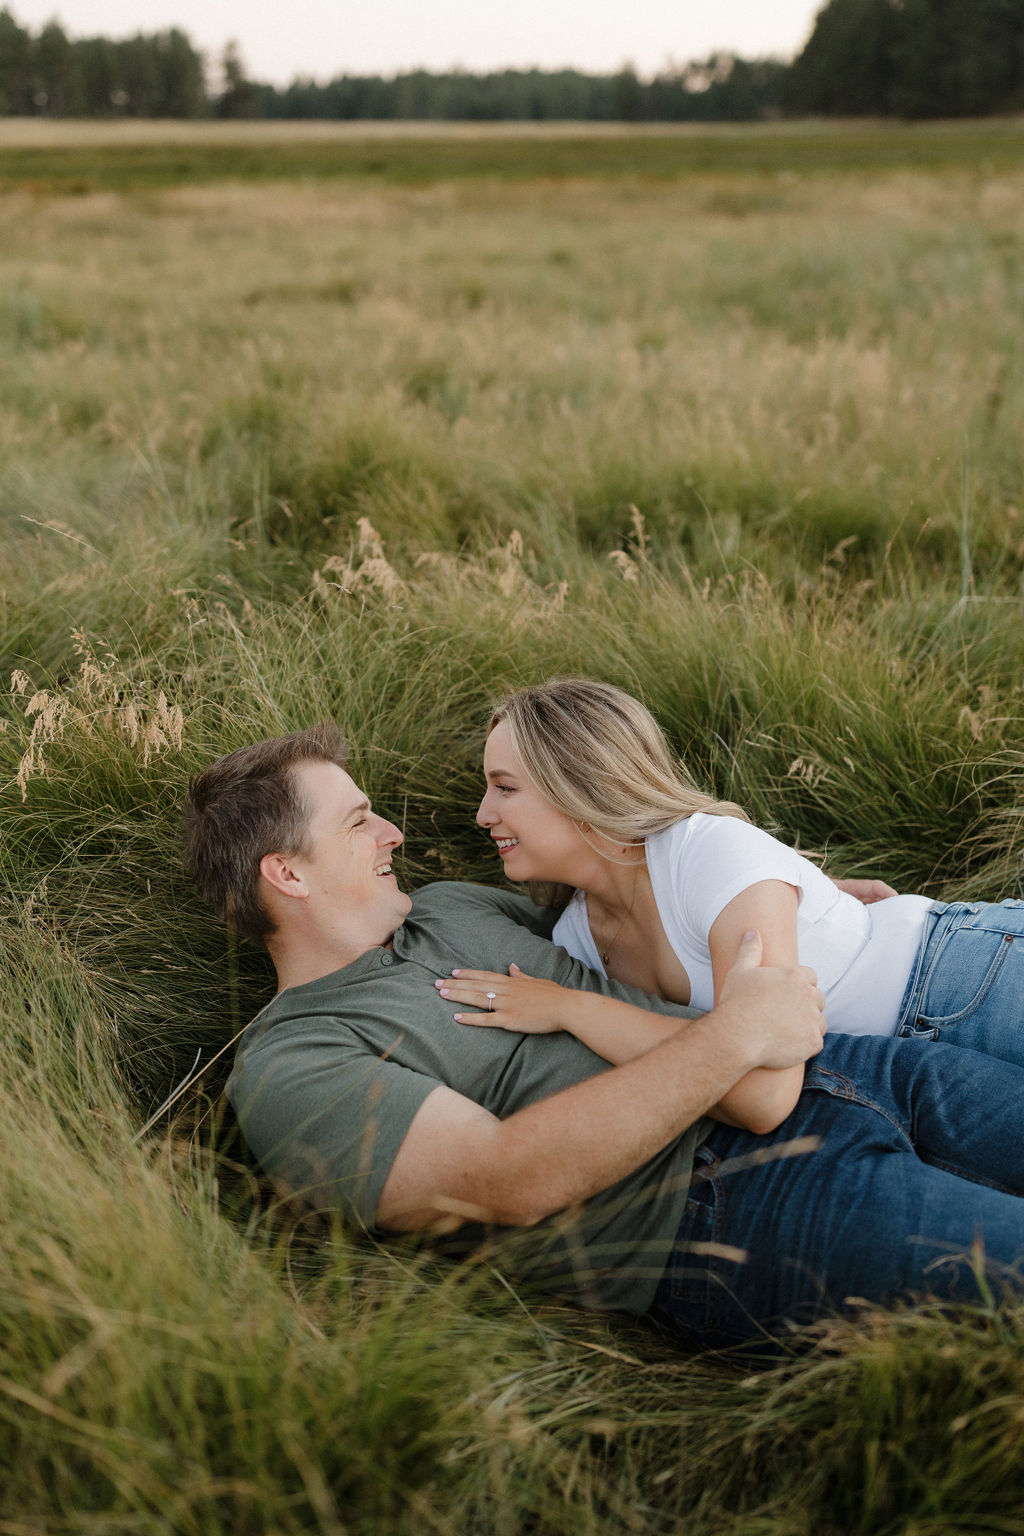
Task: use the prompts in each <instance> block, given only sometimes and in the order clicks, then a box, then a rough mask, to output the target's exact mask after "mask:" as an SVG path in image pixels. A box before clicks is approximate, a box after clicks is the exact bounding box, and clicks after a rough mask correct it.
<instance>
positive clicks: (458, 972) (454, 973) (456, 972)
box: [452, 971, 462, 976]
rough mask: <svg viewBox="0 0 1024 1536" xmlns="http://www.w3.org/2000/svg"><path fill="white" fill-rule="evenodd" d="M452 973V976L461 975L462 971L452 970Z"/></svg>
mask: <svg viewBox="0 0 1024 1536" xmlns="http://www.w3.org/2000/svg"><path fill="white" fill-rule="evenodd" d="M452 975H453V976H461V975H462V972H461V971H452Z"/></svg>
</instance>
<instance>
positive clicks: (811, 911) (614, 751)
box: [437, 679, 1024, 1130]
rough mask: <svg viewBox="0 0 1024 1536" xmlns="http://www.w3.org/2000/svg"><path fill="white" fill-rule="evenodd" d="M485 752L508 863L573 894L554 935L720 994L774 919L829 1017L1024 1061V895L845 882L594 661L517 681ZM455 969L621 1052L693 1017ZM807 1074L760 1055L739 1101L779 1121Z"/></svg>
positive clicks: (511, 1025) (481, 818)
mask: <svg viewBox="0 0 1024 1536" xmlns="http://www.w3.org/2000/svg"><path fill="white" fill-rule="evenodd" d="M484 770H485V775H486V779H487V785H488V787H487V791H486V793H485V795H484V798H483V801H482V803H481V806H480V810H479V812H478V815H477V820H478V822H479V823H480V824H481V826H483V827H486V828H487V829H488V831H489V832H490V835H491V837H492V838H493V839H494V841H495V844H496V846H497V850H498V854H499V857H500V858H501V859H502V862H503V864H504V866H505V872H506V874H507V875H508V876H509V878H510V879H512V880H516V881H528V882H530V884H531V886H532V887H533V890H534V894H535V895H537V896H538V898H539V899H542V900H544V901H546V902H548V903H550V904H556V905H557V904H558V903H559V902H563V903H565V904H564V910H563V911H562V914H561V916H560V917H559V919H558V921H557V923H556V925H555V929H554V934H553V938H554V939H555V941H556V942H557V943H560V944H563V945H564V946H565V948H566V949H568V950H569V952H570V953H571V954H573V955H574V956H576V958H577V959H580V960H582V961H583V962H584V963H585V964H587V965H589V966H591V967H592V968H593V969H595V970H598V971H602V972H604V973H605V974H606V975H609V976H613V977H615V978H617V979H618V980H620V981H626V982H630V983H632V984H633V985H635V986H638V987H641V988H643V989H644V990H645V991H649V992H656V993H659V994H660V995H661V996H662V997H666V998H670V999H672V1000H673V1001H676V1002H679V1003H689V1004H691V1005H692V1006H693V1007H695V1008H699V1009H707V1008H710V1007H711V1006H712V1005H713V1003H714V1002H715V1000H716V998H717V995H718V991H719V988H720V987H721V984H722V981H723V979H724V976H725V974H726V972H727V971H728V969H729V967H730V965H731V964H732V961H733V958H734V957H735V954H736V950H737V946H738V944H739V942H740V940H741V938H742V937H743V935H744V933H746V932H748V931H749V930H750V929H756V930H758V931H759V932H760V934H761V936H762V939H763V941H764V963H765V964H771V965H792V964H796V963H802V964H804V965H808V966H811V967H813V969H814V970H815V971H816V972H817V976H818V983H819V985H820V986H821V988H822V991H823V992H824V994H825V998H826V1013H827V1017H828V1020H829V1026H830V1028H831V1029H833V1030H839V1031H844V1032H850V1033H859V1034H922V1035H925V1036H927V1037H928V1038H931V1039H939V1038H941V1039H943V1040H948V1041H952V1042H954V1043H957V1044H961V1045H966V1046H971V1047H973V1048H974V1049H977V1050H983V1051H986V1052H988V1053H989V1054H990V1055H994V1056H1000V1057H1003V1058H1005V1059H1006V1060H1009V1061H1014V1062H1017V1063H1018V1064H1021V1065H1024V1028H1022V1024H1024V1017H1022V1016H1024V902H1020V901H1010V902H1002V903H1000V904H998V905H993V904H989V903H983V904H965V903H954V904H952V905H945V904H942V903H933V902H931V901H929V900H928V899H927V898H925V897H923V896H896V895H895V894H894V893H891V892H890V890H889V887H886V886H883V885H881V883H880V882H849V883H845V888H841V887H840V886H838V885H837V884H836V883H835V882H833V881H831V880H829V879H828V877H827V876H825V875H824V874H823V873H822V871H821V870H820V869H818V868H817V866H816V865H814V864H812V863H811V862H810V861H809V860H807V859H805V858H803V857H801V855H799V854H798V853H796V852H795V851H794V850H793V849H791V848H788V847H786V846H785V845H784V844H783V843H780V842H779V841H778V840H777V839H775V838H773V837H771V836H770V835H769V834H768V833H766V832H763V831H762V830H761V829H759V828H757V827H754V826H752V825H751V823H750V822H749V820H748V819H747V817H746V816H745V814H744V812H743V811H742V810H740V808H739V807H738V806H736V805H733V804H731V803H729V802H727V801H716V800H714V799H713V798H712V797H711V796H709V795H705V794H702V793H701V792H700V791H699V790H698V789H696V788H695V787H694V786H693V785H692V784H691V783H689V782H688V781H687V780H686V779H685V777H684V776H683V775H682V773H681V772H680V770H679V768H678V767H677V766H676V765H675V764H674V763H673V761H672V758H671V755H670V753H669V751H668V747H667V744H666V742H665V739H664V736H663V735H662V733H661V731H660V729H659V727H658V726H657V724H656V723H655V721H654V720H653V718H652V717H651V715H650V714H649V713H648V711H647V710H646V709H645V708H644V707H643V705H641V704H640V703H639V702H638V701H637V700H636V699H634V698H632V697H631V696H630V695H629V694H626V693H623V692H622V691H621V690H620V689H617V688H612V687H610V686H608V685H606V684H602V683H596V682H591V681H588V680H586V679H561V680H559V679H556V680H554V681H552V682H549V683H546V684H543V685H541V686H539V687H535V688H525V689H522V690H520V691H519V692H518V693H516V694H514V695H512V697H511V698H510V699H508V700H507V701H506V702H505V703H504V704H503V705H502V706H500V707H499V708H498V709H497V710H496V711H495V714H494V715H493V717H492V719H491V723H490V728H489V732H488V737H487V743H486V747H485V752H484ZM541 883H543V884H544V885H546V887H547V889H546V890H544V891H538V889H537V887H538V886H539V885H540V884H541ZM559 888H561V889H559ZM883 896H884V897H887V899H885V900H882V899H880V898H881V897H883ZM566 897H568V900H567V901H566ZM437 985H438V987H439V989H440V990H441V992H442V995H444V996H446V997H449V998H451V999H452V1000H453V1001H456V1002H462V1003H472V1004H474V1005H475V1006H477V1007H478V1008H483V1009H486V1010H488V1011H487V1012H486V1013H478V1014H472V1015H464V1016H462V1022H466V1023H473V1024H477V1025H487V1026H497V1027H499V1028H507V1029H517V1030H523V1031H528V1032H542V1031H545V1030H554V1029H568V1030H570V1031H571V1032H572V1033H573V1034H575V1035H577V1036H578V1037H579V1038H580V1039H581V1040H582V1041H583V1042H584V1043H585V1044H586V1045H588V1046H590V1048H591V1049H592V1050H594V1051H596V1052H597V1053H598V1054H599V1055H601V1056H604V1057H605V1058H606V1059H607V1060H609V1061H612V1062H621V1061H624V1060H628V1059H629V1058H630V1057H631V1056H634V1055H637V1054H639V1053H640V1052H641V1051H645V1050H648V1049H650V1047H651V1046H652V1045H654V1044H656V1043H657V1041H658V1040H659V1039H662V1038H663V1037H664V1035H665V1033H666V1032H667V1031H669V1030H671V1029H673V1028H677V1027H678V1026H677V1025H675V1024H673V1023H671V1022H670V1021H666V1020H664V1019H660V1018H656V1017H655V1016H654V1015H651V1016H650V1022H649V1023H648V1022H647V1021H646V1020H645V1021H644V1022H643V1023H642V1024H637V1023H636V1021H635V1018H634V1017H633V1016H632V1014H630V1016H629V1022H628V1024H627V1022H626V1018H625V1016H624V1015H620V1014H619V1012H618V1005H617V1004H615V1003H614V1002H611V1001H610V1000H603V1001H602V1002H601V1004H600V1006H599V1007H596V1006H595V1001H594V999H593V998H592V997H590V998H588V999H586V1000H585V1001H584V1000H581V998H580V996H579V994H573V993H569V992H568V991H566V990H565V989H562V988H558V987H555V986H553V985H552V984H551V983H548V982H543V981H536V980H533V979H532V978H529V977H526V976H524V975H523V974H522V973H521V972H519V971H517V970H516V968H515V967H512V968H511V973H510V975H509V976H497V975H495V974H494V973H489V972H476V971H465V970H463V971H460V972H457V973H455V974H454V976H453V979H452V980H451V981H447V982H446V981H440V982H438V983H437ZM457 1017H458V1016H457ZM802 1076H803V1073H802V1069H800V1068H797V1069H793V1070H792V1071H790V1072H787V1073H773V1072H760V1073H756V1074H752V1079H745V1080H744V1082H743V1083H742V1084H740V1085H739V1089H738V1090H734V1093H735V1095H736V1097H735V1098H734V1099H732V1100H731V1102H730V1101H729V1100H726V1101H723V1104H722V1105H721V1106H720V1112H721V1118H723V1119H725V1120H727V1121H729V1122H730V1123H738V1124H741V1125H744V1126H746V1127H747V1128H748V1129H752V1130H762V1129H773V1128H774V1126H775V1125H777V1124H778V1123H779V1121H780V1119H782V1118H784V1117H785V1115H786V1114H788V1113H789V1110H790V1109H791V1108H792V1106H793V1104H794V1103H795V1101H796V1096H797V1094H798V1093H799V1090H800V1085H801V1082H802Z"/></svg>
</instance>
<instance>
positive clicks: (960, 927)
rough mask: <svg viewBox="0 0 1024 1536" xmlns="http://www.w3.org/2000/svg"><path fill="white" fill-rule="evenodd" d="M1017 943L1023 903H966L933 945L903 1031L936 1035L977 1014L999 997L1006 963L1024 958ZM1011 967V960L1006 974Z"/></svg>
mask: <svg viewBox="0 0 1024 1536" xmlns="http://www.w3.org/2000/svg"><path fill="white" fill-rule="evenodd" d="M1022 946H1024V903H1022V902H1013V903H1009V902H1006V903H1003V904H1002V905H1001V906H983V907H980V908H979V907H972V908H969V909H966V911H965V913H964V915H963V920H962V921H961V922H959V923H957V924H956V925H954V926H951V927H950V929H949V930H948V931H947V932H946V933H945V934H944V935H943V938H942V940H941V942H940V943H939V944H938V945H937V946H936V950H935V954H934V957H933V958H931V960H930V963H929V964H928V966H927V969H926V973H925V976H924V978H923V981H922V985H921V987H920V991H919V995H918V997H917V998H916V999H915V1000H914V1004H913V1006H912V1008H911V1009H910V1011H909V1013H908V1015H907V1018H906V1021H905V1023H906V1026H907V1031H906V1032H908V1033H915V1034H916V1033H928V1032H930V1031H932V1030H936V1029H937V1030H939V1031H940V1035H933V1036H932V1038H940V1037H941V1030H943V1029H947V1028H950V1027H951V1026H953V1025H956V1024H960V1023H963V1022H965V1021H967V1020H969V1019H971V1018H972V1017H973V1016H974V1015H976V1014H979V1013H980V1012H981V1011H982V1010H984V1009H985V1008H986V1006H987V1005H988V1004H990V1003H991V1002H993V1001H995V1000H997V999H998V996H999V994H998V992H997V989H998V987H999V984H1000V982H1001V981H1002V980H1003V979H1004V971H1005V969H1006V967H1007V964H1008V963H1011V962H1012V961H1014V960H1015V961H1016V963H1017V967H1019V965H1020V963H1021V961H1022V960H1024V947H1022ZM1014 970H1015V967H1014V966H1013V964H1012V963H1011V970H1010V974H1011V975H1012V974H1013V972H1014ZM1017 974H1018V976H1019V974H1020V973H1019V970H1018V971H1017ZM1014 991H1015V992H1016V988H1014ZM1005 1001H1006V1000H1005V999H1004V1003H1005ZM1014 1011H1016V1008H1015V1010H1014Z"/></svg>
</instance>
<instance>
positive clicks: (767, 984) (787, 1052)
mask: <svg viewBox="0 0 1024 1536" xmlns="http://www.w3.org/2000/svg"><path fill="white" fill-rule="evenodd" d="M763 950H764V946H763V944H762V941H761V935H760V934H759V933H757V932H756V931H755V930H754V929H750V930H749V931H748V932H747V933H746V934H744V936H743V939H742V941H741V943H740V947H739V951H738V953H737V956H736V960H735V963H734V964H733V967H732V969H731V970H730V971H729V972H728V974H727V975H726V978H725V981H724V982H723V984H722V993H721V997H720V999H719V1002H718V1005H717V1007H716V1008H715V1010H714V1016H715V1017H718V1018H720V1019H721V1021H722V1022H723V1023H727V1022H732V1021H735V1027H736V1028H738V1029H743V1028H745V1029H746V1030H747V1031H748V1033H749V1038H750V1044H751V1047H752V1048H753V1049H754V1050H755V1051H756V1052H757V1056H758V1060H757V1061H756V1062H755V1063H753V1065H756V1066H759V1067H772V1068H774V1069H775V1070H777V1071H778V1070H781V1069H782V1068H785V1067H796V1066H800V1065H802V1064H803V1063H804V1062H805V1061H806V1060H807V1059H808V1057H810V1056H816V1055H817V1054H818V1052H819V1051H820V1050H821V1046H822V1041H823V1040H824V1038H825V1031H826V1029H827V1027H828V1026H827V1024H826V1022H825V1015H824V1008H825V995H824V993H823V992H822V991H821V989H820V988H819V986H818V978H817V976H816V975H815V973H814V971H812V970H811V968H810V966H808V965H762V964H761V959H762V955H763Z"/></svg>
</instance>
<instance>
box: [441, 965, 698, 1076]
mask: <svg viewBox="0 0 1024 1536" xmlns="http://www.w3.org/2000/svg"><path fill="white" fill-rule="evenodd" d="M434 986H435V987H436V988H437V989H438V991H439V992H440V994H441V996H442V997H444V998H447V999H448V1000H449V1001H450V1002H453V1003H468V1004H470V1005H471V1006H472V1007H474V1008H478V1009H480V1010H482V1011H481V1012H479V1013H457V1014H455V1018H456V1020H457V1021H458V1022H459V1023H460V1024H475V1025H477V1026H478V1027H479V1028H483V1029H514V1030H518V1031H519V1032H520V1033H522V1034H524V1035H548V1034H556V1033H557V1032H558V1031H559V1030H565V1031H566V1032H567V1033H568V1034H570V1035H575V1036H576V1039H577V1040H580V1041H582V1043H583V1044H584V1045H586V1046H589V1048H590V1050H592V1051H593V1052H594V1054H595V1055H597V1056H602V1057H603V1058H604V1060H605V1061H610V1062H611V1063H612V1065H613V1066H616V1067H620V1066H622V1065H623V1063H625V1062H627V1061H632V1060H633V1059H634V1057H636V1056H642V1055H643V1054H644V1052H645V1051H649V1050H650V1049H651V1048H652V1047H653V1046H655V1045H660V1044H661V1042H662V1041H663V1040H667V1039H669V1037H670V1036H672V1035H674V1034H675V1033H676V1032H677V1030H678V1029H680V1027H684V1026H685V1025H686V1024H687V1023H688V1022H689V1021H688V1020H686V1019H674V1018H670V1017H667V1016H666V1015H664V1014H660V1013H649V1012H648V1011H647V1009H645V1008H637V1007H635V1006H634V1005H633V1004H632V1003H625V1002H622V1001H621V1000H620V999H618V998H614V997H602V996H601V995H600V993H597V992H582V991H578V990H577V989H576V988H574V987H562V986H559V984H558V983H557V982H556V981H546V980H545V979H544V978H543V977H540V976H527V974H526V973H525V971H521V970H520V969H519V967H518V966H517V965H510V966H509V973H508V975H507V976H503V975H502V974H501V973H500V972H498V971H469V970H459V971H453V972H452V975H451V978H450V979H449V978H448V977H440V978H439V979H438V980H437V981H435V982H434ZM489 992H493V993H494V998H493V1000H490V999H488V995H487V994H488V993H489ZM489 1001H491V1007H490V1008H488V1002H489Z"/></svg>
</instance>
